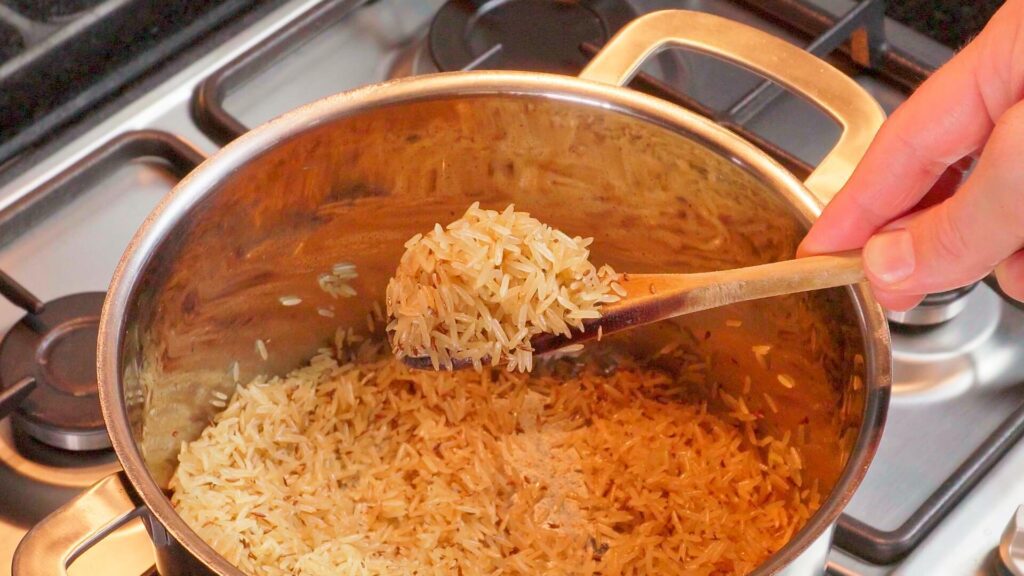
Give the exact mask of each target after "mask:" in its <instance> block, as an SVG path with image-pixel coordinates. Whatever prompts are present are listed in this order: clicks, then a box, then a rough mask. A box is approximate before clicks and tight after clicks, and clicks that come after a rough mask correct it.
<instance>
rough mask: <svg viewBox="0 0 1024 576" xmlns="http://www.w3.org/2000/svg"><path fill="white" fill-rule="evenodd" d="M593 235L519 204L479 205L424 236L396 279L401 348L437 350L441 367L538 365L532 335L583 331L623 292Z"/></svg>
mask: <svg viewBox="0 0 1024 576" xmlns="http://www.w3.org/2000/svg"><path fill="white" fill-rule="evenodd" d="M592 241H593V239H592V238H586V239H584V238H580V237H579V236H577V237H574V238H572V237H569V236H568V235H567V234H565V233H563V232H561V231H560V230H556V229H554V228H552V227H550V226H547V225H545V224H542V223H541V222H539V221H538V220H537V219H535V218H532V217H530V215H529V214H527V213H525V212H516V211H515V208H514V207H513V206H512V205H509V206H508V207H507V208H505V210H504V211H502V212H497V211H494V210H484V209H481V208H480V206H479V203H474V204H473V205H472V206H470V207H469V209H468V210H466V213H465V214H464V215H463V216H462V217H461V218H459V219H458V220H456V221H454V222H452V223H451V224H449V225H448V226H447V227H445V228H442V227H441V226H440V225H439V224H436V225H435V226H434V229H433V230H432V231H430V232H428V233H427V234H417V235H416V236H414V237H413V238H412V239H410V240H409V241H408V242H407V243H406V244H405V248H406V251H405V253H404V254H403V255H402V259H401V261H400V262H399V265H398V270H397V271H396V272H395V276H394V278H392V280H391V282H389V283H388V287H387V311H388V315H389V317H391V318H393V319H392V320H391V322H390V323H389V324H388V326H387V330H388V332H389V334H390V335H391V341H392V345H393V347H394V351H395V353H396V355H397V356H398V357H399V358H402V357H406V356H415V357H419V356H429V357H430V359H431V362H432V363H433V365H434V368H435V369H437V368H439V367H445V368H451V361H452V359H461V360H470V361H472V362H473V364H474V366H475V367H476V368H477V370H480V369H482V366H483V364H484V363H485V362H488V361H489V362H490V363H492V364H493V365H497V364H498V363H500V362H507V364H508V369H509V370H520V371H529V370H530V369H531V368H532V366H533V348H532V346H531V345H530V338H531V337H532V336H535V335H537V334H540V333H545V332H547V333H555V334H565V335H569V334H570V331H571V330H573V329H576V330H582V329H583V321H584V320H586V319H592V318H599V317H600V316H601V314H600V312H599V309H600V307H601V305H602V304H604V303H608V302H615V301H617V300H618V299H619V298H620V296H621V295H622V294H623V293H624V290H623V288H622V287H621V286H620V285H618V284H617V283H616V280H617V279H618V275H616V274H615V271H614V270H612V269H611V268H610V267H608V266H603V267H601V268H600V269H597V268H595V267H594V265H593V264H591V263H590V261H589V260H588V258H589V256H590V251H589V250H588V249H587V247H588V246H589V245H590V243H591V242H592Z"/></svg>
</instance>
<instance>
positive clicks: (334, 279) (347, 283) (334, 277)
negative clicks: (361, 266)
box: [317, 262, 359, 298]
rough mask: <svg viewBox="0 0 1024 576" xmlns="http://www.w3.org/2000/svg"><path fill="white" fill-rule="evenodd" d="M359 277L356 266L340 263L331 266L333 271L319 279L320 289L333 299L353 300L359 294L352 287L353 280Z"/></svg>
mask: <svg viewBox="0 0 1024 576" xmlns="http://www.w3.org/2000/svg"><path fill="white" fill-rule="evenodd" d="M358 277H359V273H358V272H356V265H355V264H352V263H349V262H339V263H337V264H335V265H333V266H331V271H330V272H326V273H324V274H321V275H320V276H318V277H317V284H318V285H319V286H320V289H321V290H323V291H324V292H327V293H328V294H330V295H331V298H338V297H342V298H351V297H353V296H355V295H356V294H357V292H356V289H355V288H353V287H352V284H351V280H354V279H356V278H358Z"/></svg>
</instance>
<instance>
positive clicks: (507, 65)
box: [429, 0, 636, 74]
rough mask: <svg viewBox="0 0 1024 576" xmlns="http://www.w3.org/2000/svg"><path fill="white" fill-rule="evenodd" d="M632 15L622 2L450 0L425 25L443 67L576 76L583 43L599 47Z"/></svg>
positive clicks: (581, 64)
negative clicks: (481, 0)
mask: <svg viewBox="0 0 1024 576" xmlns="http://www.w3.org/2000/svg"><path fill="white" fill-rule="evenodd" d="M635 17H636V12H635V11H634V10H633V8H632V7H631V6H630V5H629V3H628V2H626V0H491V1H490V2H480V1H479V0H449V1H448V2H447V3H446V4H445V5H444V6H442V7H441V10H439V11H438V13H437V16H435V17H434V21H433V23H432V24H431V25H430V38H429V45H430V53H431V55H432V56H433V58H434V61H435V63H436V64H437V67H438V69H440V70H442V71H456V70H471V69H475V68H481V69H490V70H532V71H537V72H554V73H559V74H576V73H578V72H579V71H580V70H582V69H583V67H584V66H585V65H586V64H587V62H588V60H589V58H588V57H587V56H586V55H585V54H584V53H583V52H582V50H580V46H581V45H582V44H583V43H585V42H590V43H592V44H596V45H598V46H600V45H603V44H604V43H605V42H606V41H607V40H608V39H609V38H611V36H612V35H613V34H615V33H616V32H617V31H618V30H619V28H622V27H623V26H624V25H626V23H627V22H629V21H630V20H632V19H633V18H635Z"/></svg>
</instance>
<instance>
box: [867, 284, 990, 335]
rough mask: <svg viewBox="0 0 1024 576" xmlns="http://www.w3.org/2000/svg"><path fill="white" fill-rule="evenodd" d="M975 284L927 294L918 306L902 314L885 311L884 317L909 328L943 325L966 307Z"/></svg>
mask: <svg viewBox="0 0 1024 576" xmlns="http://www.w3.org/2000/svg"><path fill="white" fill-rule="evenodd" d="M975 286H977V283H974V284H968V285H967V286H964V287H962V288H957V289H955V290H950V291H949V292H939V293H937V294H929V295H928V296H925V299H924V300H922V301H921V303H920V304H918V305H917V306H915V307H913V308H911V309H910V310H905V311H902V312H894V311H891V310H888V311H886V313H885V315H886V317H887V318H888V319H889V320H891V321H892V322H895V323H896V324H898V325H900V326H904V327H910V328H931V327H933V326H938V325H940V324H944V323H946V322H948V321H950V320H952V319H953V318H955V317H956V316H958V315H959V314H960V313H961V312H963V310H964V308H965V307H966V306H967V299H966V298H965V297H966V296H967V295H968V294H970V293H971V291H972V290H974V287H975Z"/></svg>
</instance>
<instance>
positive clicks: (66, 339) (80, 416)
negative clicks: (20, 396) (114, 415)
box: [0, 292, 110, 451]
mask: <svg viewBox="0 0 1024 576" xmlns="http://www.w3.org/2000/svg"><path fill="white" fill-rule="evenodd" d="M103 298H104V294H103V293H102V292H87V293H81V294H72V295H70V296H64V297H62V298H58V299H56V300H54V301H52V302H48V303H46V304H45V305H44V306H43V309H42V312H40V313H39V314H37V315H32V314H28V315H26V316H25V317H23V318H22V319H21V321H20V322H18V323H17V324H16V325H15V326H14V327H13V328H11V330H10V331H9V332H8V333H7V334H6V335H5V336H4V338H3V341H2V342H0V386H2V387H3V389H4V390H7V389H9V388H12V387H15V386H19V385H23V382H24V381H25V379H26V378H34V379H35V389H34V390H32V392H31V393H29V394H28V396H27V397H26V398H25V399H24V400H23V401H22V402H21V403H20V404H19V405H18V408H17V410H16V411H15V412H14V413H13V414H12V416H11V417H12V423H13V424H14V425H15V426H17V427H18V428H20V429H21V430H23V431H24V432H25V433H27V434H28V435H30V436H32V437H33V438H35V439H36V440H39V441H40V442H43V443H44V444H48V445H50V446H54V447H57V448H63V449H65V450H75V451H80V450H99V449H103V448H109V447H110V438H109V437H108V436H107V430H106V428H105V427H104V425H103V416H102V414H101V413H100V403H99V392H98V387H97V384H96V336H97V331H98V328H99V321H100V310H101V309H102V308H103Z"/></svg>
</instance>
